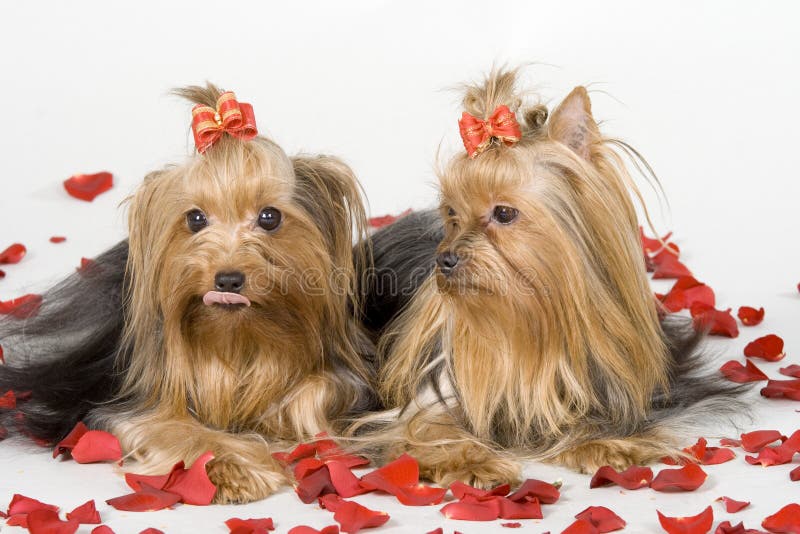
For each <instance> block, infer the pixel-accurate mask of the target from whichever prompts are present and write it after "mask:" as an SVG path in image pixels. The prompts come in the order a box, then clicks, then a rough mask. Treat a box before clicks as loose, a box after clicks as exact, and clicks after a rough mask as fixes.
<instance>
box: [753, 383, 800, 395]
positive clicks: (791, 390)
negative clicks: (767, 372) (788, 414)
mask: <svg viewBox="0 0 800 534" xmlns="http://www.w3.org/2000/svg"><path fill="white" fill-rule="evenodd" d="M761 395H762V396H764V397H768V398H771V399H779V398H784V399H791V400H800V379H794V380H769V381H768V382H767V385H766V386H764V387H763V388H762V389H761Z"/></svg>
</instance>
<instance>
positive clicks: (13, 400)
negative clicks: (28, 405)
mask: <svg viewBox="0 0 800 534" xmlns="http://www.w3.org/2000/svg"><path fill="white" fill-rule="evenodd" d="M16 407H17V396H16V395H15V394H14V392H13V391H11V390H8V391H6V392H5V393H4V394H3V395H2V396H0V410H13V409H14V408H16Z"/></svg>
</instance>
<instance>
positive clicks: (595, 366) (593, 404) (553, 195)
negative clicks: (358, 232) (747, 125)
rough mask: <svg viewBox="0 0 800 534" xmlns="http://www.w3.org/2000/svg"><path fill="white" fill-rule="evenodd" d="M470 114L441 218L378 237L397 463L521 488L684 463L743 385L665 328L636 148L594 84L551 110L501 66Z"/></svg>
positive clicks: (372, 320) (385, 437)
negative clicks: (523, 463) (597, 97)
mask: <svg viewBox="0 0 800 534" xmlns="http://www.w3.org/2000/svg"><path fill="white" fill-rule="evenodd" d="M463 105H464V108H465V110H466V111H465V112H464V114H463V116H462V119H461V121H459V123H460V127H461V135H462V138H463V141H464V144H465V147H466V148H467V153H461V154H458V155H456V156H455V157H453V158H452V159H451V160H450V161H449V163H448V164H447V165H446V166H445V167H444V169H443V170H442V171H440V186H441V208H440V210H439V212H438V214H437V213H436V212H419V213H416V214H412V215H409V216H407V217H405V218H403V219H400V220H399V221H398V222H396V223H394V224H393V225H391V226H388V227H386V228H384V229H382V230H381V231H379V232H378V233H376V234H375V235H373V236H372V239H371V241H372V245H373V257H374V262H375V263H374V268H375V270H374V271H373V272H372V273H370V274H369V276H367V277H366V278H367V279H368V281H367V282H365V284H366V285H365V290H364V291H365V293H366V298H365V308H364V310H363V311H364V316H365V322H366V324H367V326H369V328H370V329H371V330H372V332H373V334H374V335H375V336H376V337H380V341H379V347H378V355H379V358H380V359H381V371H380V378H379V387H380V394H381V397H382V400H383V402H384V404H385V405H386V406H387V408H389V411H387V412H383V413H381V414H377V415H372V416H369V417H366V418H364V419H363V420H362V422H361V423H362V424H365V423H375V422H378V423H381V422H382V423H384V424H385V423H388V426H382V427H381V431H380V432H379V433H377V434H375V440H376V441H377V442H382V443H384V444H385V447H384V449H383V450H384V453H385V457H386V458H387V459H391V458H393V457H396V456H397V455H399V454H401V453H403V452H407V453H409V454H411V455H412V456H415V457H416V458H417V459H418V460H419V463H420V468H421V471H422V473H423V474H424V475H425V476H426V477H427V478H429V479H431V480H433V481H435V482H438V483H442V484H448V483H449V482H451V481H453V480H461V481H465V482H468V483H470V484H474V485H478V486H482V487H489V486H492V485H494V484H496V483H500V482H509V481H515V480H518V479H519V476H520V460H521V459H535V460H543V461H550V462H554V463H558V464H562V465H565V466H568V467H570V468H574V469H576V470H579V471H581V472H592V471H594V470H595V469H597V468H598V467H600V466H603V465H611V466H613V467H615V468H618V469H621V468H625V467H627V466H630V465H632V464H641V463H645V462H650V461H653V460H656V459H658V458H661V457H664V456H672V457H674V456H676V455H679V454H680V452H679V449H678V443H679V440H680V438H681V436H682V435H683V430H685V428H684V427H685V426H686V425H687V424H689V423H692V422H694V423H697V422H698V421H699V416H700V415H701V414H703V413H708V414H715V413H719V412H725V411H726V410H727V409H729V408H730V407H731V406H730V401H731V400H732V399H734V398H735V396H736V394H737V392H738V389H737V388H736V387H729V386H726V385H725V383H723V382H722V381H721V380H720V379H718V378H716V376H714V375H712V374H711V373H708V372H706V371H704V370H703V366H702V363H701V360H700V356H699V355H698V350H697V339H696V338H695V337H693V336H692V335H691V334H688V333H687V331H686V330H685V329H684V328H683V327H682V325H678V324H672V323H662V322H661V321H660V320H659V313H658V308H657V304H656V301H655V300H654V297H653V292H652V290H651V289H650V286H649V283H648V279H647V276H646V271H645V265H644V262H643V258H642V252H641V250H642V249H641V243H640V241H639V233H638V223H637V216H636V211H635V208H634V204H633V202H632V199H631V196H630V194H629V191H630V190H631V189H633V192H634V193H636V191H635V189H634V187H635V186H634V183H633V180H632V177H631V176H630V175H629V173H628V171H627V170H626V167H625V164H624V162H623V160H622V158H621V157H620V155H619V154H618V152H617V151H616V150H615V148H616V149H619V150H621V151H623V152H626V153H635V152H634V151H632V149H631V148H630V147H629V146H628V145H626V144H624V143H622V142H621V141H617V140H614V139H609V138H606V137H604V136H603V135H602V134H601V133H600V131H599V129H598V126H597V123H596V122H595V120H594V118H593V116H592V113H591V104H590V100H589V97H588V95H587V92H586V89H584V88H583V87H577V88H575V89H574V90H573V91H572V92H571V93H570V94H569V95H568V96H567V97H566V99H564V101H563V102H562V103H561V104H560V105H559V106H558V107H557V108H556V109H555V110H554V111H553V112H552V114H550V116H549V118H548V110H547V108H546V107H545V106H543V105H538V104H537V105H534V106H531V107H527V108H526V107H523V106H522V98H521V96H520V92H519V90H518V88H517V82H516V72H515V71H495V72H493V73H492V74H491V75H490V76H488V78H487V79H486V81H485V83H482V84H479V85H474V86H468V87H467V89H466V94H465V96H464V100H463Z"/></svg>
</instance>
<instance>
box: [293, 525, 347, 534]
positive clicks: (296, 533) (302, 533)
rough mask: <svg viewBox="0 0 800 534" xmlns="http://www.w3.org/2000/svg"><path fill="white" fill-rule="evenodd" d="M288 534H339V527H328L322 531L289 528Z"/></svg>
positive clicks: (304, 527)
mask: <svg viewBox="0 0 800 534" xmlns="http://www.w3.org/2000/svg"><path fill="white" fill-rule="evenodd" d="M288 534H339V525H330V526H327V527H325V528H323V529H322V530H317V529H315V528H311V527H307V526H305V525H300V526H298V527H292V528H290V529H289V532H288Z"/></svg>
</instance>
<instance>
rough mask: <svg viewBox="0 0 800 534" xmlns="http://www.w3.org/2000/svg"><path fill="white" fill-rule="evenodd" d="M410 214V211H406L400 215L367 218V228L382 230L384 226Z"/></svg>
mask: <svg viewBox="0 0 800 534" xmlns="http://www.w3.org/2000/svg"><path fill="white" fill-rule="evenodd" d="M409 213H411V209H407V210H406V211H404V212H403V213H401V214H400V215H382V216H380V217H370V218H369V226H370V228H376V229H377V228H383V227H384V226H388V225H390V224H392V223H393V222H395V221H396V220H397V219H400V218H402V217H405V216H406V215H408V214H409Z"/></svg>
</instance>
